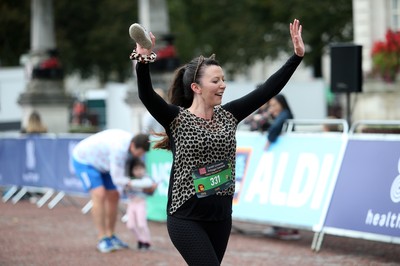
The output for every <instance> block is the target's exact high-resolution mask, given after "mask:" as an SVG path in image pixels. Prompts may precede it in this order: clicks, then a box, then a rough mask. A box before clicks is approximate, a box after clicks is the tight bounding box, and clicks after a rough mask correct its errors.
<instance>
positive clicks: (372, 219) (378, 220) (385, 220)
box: [365, 209, 400, 229]
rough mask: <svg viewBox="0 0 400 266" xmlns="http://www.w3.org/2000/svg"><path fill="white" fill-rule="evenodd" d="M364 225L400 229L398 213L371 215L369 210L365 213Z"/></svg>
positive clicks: (399, 215) (399, 214)
mask: <svg viewBox="0 0 400 266" xmlns="http://www.w3.org/2000/svg"><path fill="white" fill-rule="evenodd" d="M365 224H366V225H371V226H375V227H387V228H397V229H400V213H397V214H396V213H392V212H390V211H389V212H387V213H373V212H372V210H371V209H369V210H368V212H367V217H366V219H365Z"/></svg>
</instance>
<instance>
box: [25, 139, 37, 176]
mask: <svg viewBox="0 0 400 266" xmlns="http://www.w3.org/2000/svg"><path fill="white" fill-rule="evenodd" d="M25 152H26V161H25V165H26V168H28V169H30V170H33V169H35V167H36V158H35V143H34V142H33V141H32V140H27V141H26V146H25Z"/></svg>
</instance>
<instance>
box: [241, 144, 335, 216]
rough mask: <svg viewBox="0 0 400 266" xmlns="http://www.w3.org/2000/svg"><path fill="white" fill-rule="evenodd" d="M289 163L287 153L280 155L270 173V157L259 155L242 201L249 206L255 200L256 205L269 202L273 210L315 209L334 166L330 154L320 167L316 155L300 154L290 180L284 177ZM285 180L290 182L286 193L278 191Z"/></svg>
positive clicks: (271, 154)
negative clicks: (306, 206)
mask: <svg viewBox="0 0 400 266" xmlns="http://www.w3.org/2000/svg"><path fill="white" fill-rule="evenodd" d="M289 159H290V158H289V153H281V154H280V156H279V158H278V161H277V162H276V165H277V167H276V171H275V173H273V171H272V169H273V167H272V166H273V165H274V154H273V153H271V152H266V153H263V155H262V156H261V158H260V160H259V162H258V165H257V168H256V171H255V174H254V176H253V179H252V180H251V183H250V185H249V188H248V190H247V193H246V196H245V199H244V200H245V201H247V202H251V201H252V200H253V199H254V198H255V197H256V196H258V197H259V203H260V204H267V203H268V202H270V204H271V205H275V206H288V207H294V208H299V207H302V206H305V205H306V204H307V203H309V204H310V208H312V209H319V208H320V207H321V204H322V200H323V197H324V196H325V193H326V185H327V182H328V179H329V175H330V173H331V172H332V169H333V166H334V165H333V163H334V156H333V154H326V155H325V156H324V157H323V160H322V163H321V162H320V160H319V157H318V156H317V155H316V154H313V153H301V154H300V155H299V157H298V158H297V161H296V163H295V164H293V165H294V166H295V167H294V169H295V171H294V176H287V175H286V170H287V169H288V167H290V166H291V165H292V164H290V160H289ZM285 178H286V179H287V178H290V179H291V181H290V187H289V190H288V191H286V192H285V191H283V190H282V186H283V184H284V183H287V182H288V180H285ZM284 181H286V182H284Z"/></svg>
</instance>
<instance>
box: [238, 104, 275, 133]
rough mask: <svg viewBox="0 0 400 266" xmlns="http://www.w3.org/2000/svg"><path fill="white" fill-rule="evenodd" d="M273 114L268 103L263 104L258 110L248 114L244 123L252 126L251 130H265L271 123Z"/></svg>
mask: <svg viewBox="0 0 400 266" xmlns="http://www.w3.org/2000/svg"><path fill="white" fill-rule="evenodd" d="M270 120H271V115H270V112H269V110H268V103H265V104H264V105H262V106H261V107H260V108H258V110H257V111H256V112H254V113H253V114H251V115H250V116H248V117H247V118H246V119H245V120H244V123H245V124H248V125H249V126H250V131H260V132H265V131H267V130H268V128H269V127H270V125H271V122H270Z"/></svg>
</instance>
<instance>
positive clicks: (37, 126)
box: [21, 111, 47, 134]
mask: <svg viewBox="0 0 400 266" xmlns="http://www.w3.org/2000/svg"><path fill="white" fill-rule="evenodd" d="M21 133H26V134H40V133H47V127H46V126H45V125H44V124H43V123H42V119H41V118H40V114H39V113H38V112H37V111H33V112H32V113H31V114H30V116H29V118H28V123H27V125H26V127H25V128H23V129H22V130H21Z"/></svg>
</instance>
